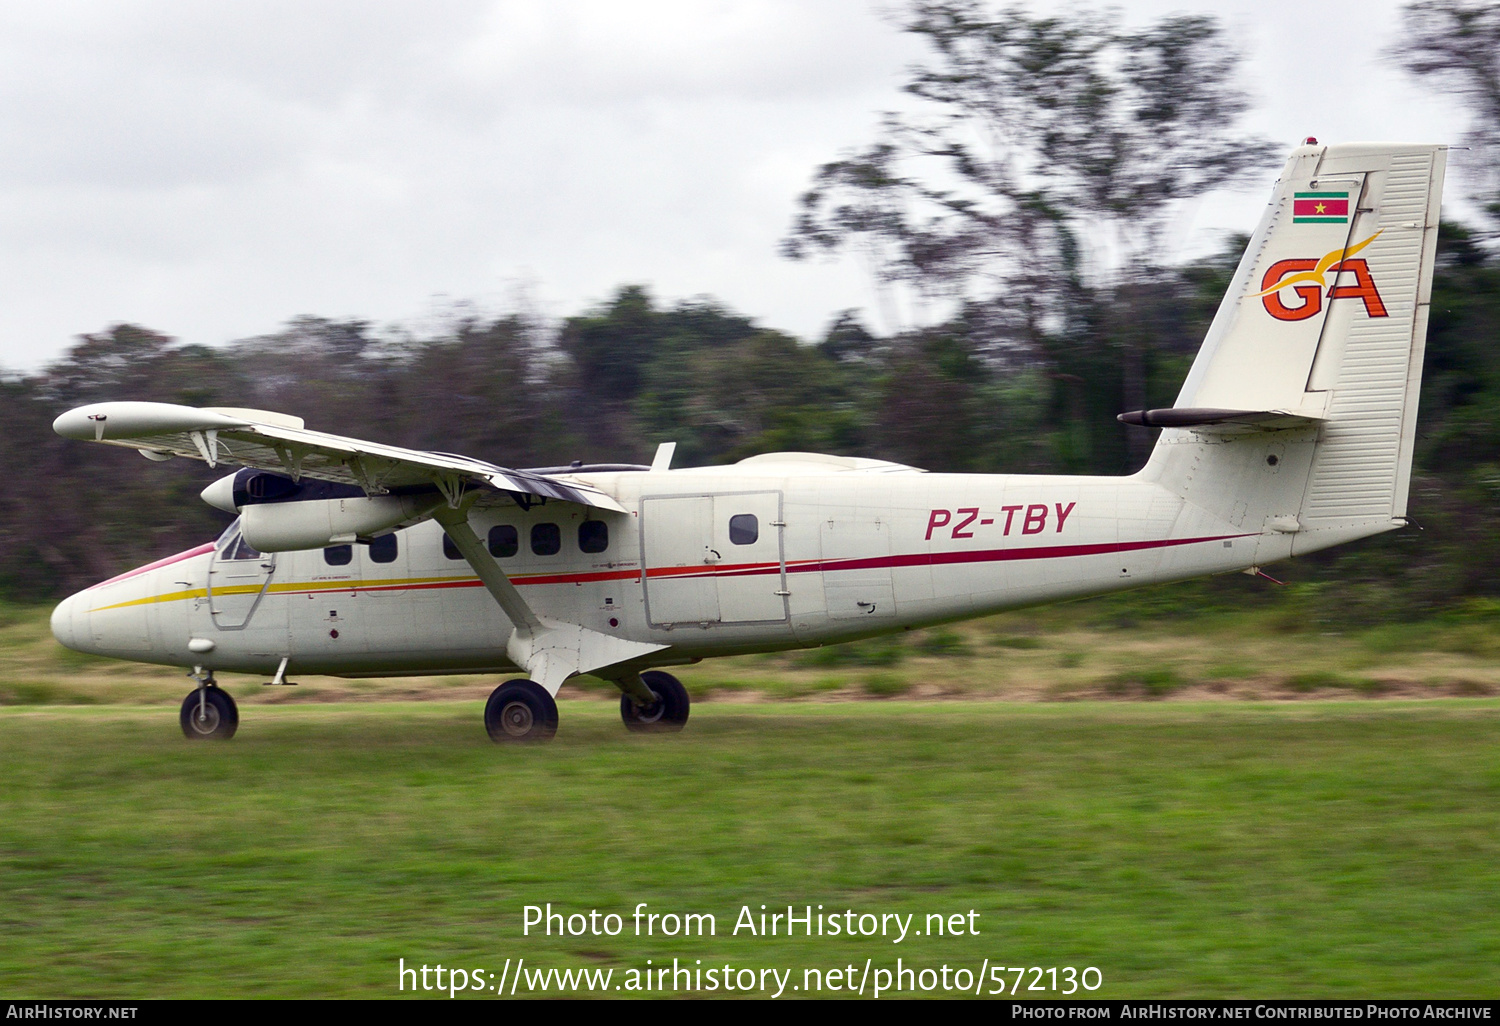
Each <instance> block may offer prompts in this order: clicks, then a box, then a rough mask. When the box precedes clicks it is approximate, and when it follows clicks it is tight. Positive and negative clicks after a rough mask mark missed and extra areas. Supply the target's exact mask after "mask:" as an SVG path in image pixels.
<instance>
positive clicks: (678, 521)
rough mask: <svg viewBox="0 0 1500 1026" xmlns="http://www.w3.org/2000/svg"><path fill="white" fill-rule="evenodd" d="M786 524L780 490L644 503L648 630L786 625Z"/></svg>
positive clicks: (642, 542)
mask: <svg viewBox="0 0 1500 1026" xmlns="http://www.w3.org/2000/svg"><path fill="white" fill-rule="evenodd" d="M784 526H785V525H784V524H783V523H782V521H781V493H780V492H739V493H732V494H728V495H672V496H660V497H653V498H646V499H643V500H642V502H641V554H642V559H643V562H644V564H645V581H646V613H647V618H648V620H649V622H650V623H651V625H652V626H655V627H662V626H668V625H676V624H682V625H688V624H700V625H705V626H706V625H708V624H719V623H725V624H729V623H784V622H786V619H787V605H786V595H787V589H786V560H785V557H784V555H783V552H782V541H781V534H782V530H783V528H784Z"/></svg>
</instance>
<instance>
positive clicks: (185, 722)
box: [177, 687, 240, 741]
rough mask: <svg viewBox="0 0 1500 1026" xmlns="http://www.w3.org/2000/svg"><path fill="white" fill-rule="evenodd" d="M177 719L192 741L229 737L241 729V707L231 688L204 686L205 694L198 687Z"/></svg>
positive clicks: (186, 699)
mask: <svg viewBox="0 0 1500 1026" xmlns="http://www.w3.org/2000/svg"><path fill="white" fill-rule="evenodd" d="M200 706H201V712H202V715H201V716H200V715H199V712H200ZM177 719H178V722H179V723H181V724H182V735H183V737H186V738H187V739H188V740H190V741H228V740H229V739H230V738H232V737H234V732H235V731H236V730H239V729H240V710H239V707H238V706H236V705H235V704H234V699H233V698H231V697H229V693H228V692H226V691H222V690H220V689H219V688H215V687H207V688H203V689H202V696H201V697H200V696H199V693H198V691H197V690H194V691H189V692H188V696H187V697H186V698H184V699H183V700H182V712H181V714H180V715H179V716H178V717H177Z"/></svg>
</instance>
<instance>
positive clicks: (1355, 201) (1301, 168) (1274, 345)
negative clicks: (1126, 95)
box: [1152, 143, 1447, 553]
mask: <svg viewBox="0 0 1500 1026" xmlns="http://www.w3.org/2000/svg"><path fill="white" fill-rule="evenodd" d="M1446 156H1447V152H1446V147H1443V146H1436V145H1397V144H1382V143H1371V144H1352V145H1345V146H1327V147H1323V146H1316V145H1308V146H1302V147H1299V148H1298V149H1297V150H1295V151H1294V152H1293V153H1292V156H1291V158H1290V160H1288V162H1287V165H1286V168H1285V170H1284V171H1283V173H1282V176H1281V179H1280V180H1279V181H1278V182H1277V183H1276V187H1275V190H1274V192H1273V194H1272V197H1271V203H1270V206H1269V207H1268V208H1267V210H1266V212H1265V215H1264V216H1263V217H1262V219H1261V222H1260V225H1259V226H1258V227H1257V229H1256V231H1255V235H1254V236H1253V237H1252V238H1251V240H1250V245H1249V246H1248V248H1247V249H1246V252H1245V256H1244V258H1243V259H1242V260H1241V261H1240V265H1239V269H1238V270H1237V271H1236V273H1235V277H1234V280H1233V282H1232V283H1231V285H1230V288H1229V291H1228V293H1227V294H1226V295H1225V297H1224V301H1223V303H1222V304H1221V305H1220V307H1219V310H1218V313H1217V314H1216V315H1215V317H1214V321H1213V324H1212V326H1211V327H1210V328H1209V332H1208V335H1207V337H1206V338H1205V339H1204V343H1203V348H1202V349H1201V350H1200V351H1199V353H1198V357H1197V359H1196V360H1195V361H1194V363H1193V367H1192V370H1191V371H1190V372H1189V373H1188V377H1187V380H1186V381H1185V382H1184V384H1183V387H1182V392H1181V394H1180V395H1179V396H1178V398H1177V403H1176V406H1175V407H1174V410H1175V411H1176V421H1175V422H1176V423H1179V424H1189V425H1196V426H1192V427H1190V428H1177V429H1173V430H1168V431H1166V432H1164V433H1163V437H1162V439H1161V445H1160V446H1159V447H1158V450H1157V453H1156V454H1155V455H1154V456H1153V460H1152V463H1153V465H1154V466H1155V471H1153V472H1155V473H1162V474H1164V477H1163V483H1164V484H1167V483H1169V482H1170V481H1172V480H1179V479H1180V476H1179V475H1177V474H1174V473H1172V469H1171V467H1172V465H1173V464H1175V463H1181V462H1182V461H1183V460H1184V459H1187V458H1189V457H1188V455H1187V453H1186V452H1185V451H1184V450H1185V449H1195V448H1197V447H1196V445H1195V444H1194V443H1209V442H1214V443H1216V444H1217V455H1216V456H1215V455H1214V454H1213V453H1210V452H1209V451H1208V450H1200V451H1198V452H1197V453H1196V454H1195V455H1194V456H1193V457H1192V459H1193V460H1194V461H1195V466H1197V465H1198V464H1201V463H1202V462H1203V461H1205V460H1208V461H1210V462H1212V461H1214V460H1215V459H1217V461H1218V462H1221V463H1223V462H1233V461H1235V460H1237V459H1238V458H1239V457H1237V456H1233V455H1231V452H1232V451H1234V450H1238V449H1244V448H1247V446H1248V447H1253V448H1256V449H1257V451H1258V450H1259V449H1261V448H1264V447H1265V446H1266V445H1267V444H1268V443H1269V442H1271V441H1272V440H1273V439H1272V436H1274V435H1276V434H1277V433H1278V431H1279V432H1281V433H1282V436H1283V438H1284V439H1285V441H1287V442H1293V441H1297V442H1300V441H1303V440H1306V441H1307V442H1309V443H1310V451H1309V452H1308V453H1307V455H1308V458H1307V459H1306V460H1305V461H1304V460H1298V461H1296V462H1297V463H1298V464H1300V466H1299V467H1298V469H1297V472H1296V473H1295V474H1292V473H1290V471H1291V467H1289V466H1288V467H1286V468H1285V469H1286V470H1287V471H1288V473H1283V474H1281V475H1280V478H1279V481H1278V482H1277V484H1276V486H1275V492H1276V494H1275V495H1270V494H1266V495H1262V496H1260V498H1261V499H1263V500H1264V502H1263V503H1262V505H1264V506H1265V512H1266V514H1267V516H1271V517H1274V520H1275V522H1276V523H1277V524H1278V525H1279V526H1278V528H1277V530H1278V531H1280V532H1282V533H1285V534H1289V535H1296V538H1295V541H1293V542H1292V543H1291V552H1292V553H1295V552H1305V551H1311V550H1312V549H1315V548H1322V547H1323V546H1325V545H1331V544H1335V543H1336V542H1339V541H1345V540H1348V539H1350V538H1353V537H1359V536H1362V535H1366V534H1373V533H1376V532H1378V531H1382V530H1388V529H1390V527H1392V526H1399V524H1400V523H1401V522H1402V518H1403V517H1404V516H1405V514H1406V497H1407V490H1408V487H1409V484H1410V478H1411V458H1412V443H1413V438H1414V434H1415V430H1416V414H1417V398H1418V392H1419V390H1420V386H1421V377H1422V357H1423V353H1424V349H1425V343H1426V335H1427V314H1428V305H1429V302H1430V297H1431V290H1432V269H1433V255H1434V250H1435V248H1436V245H1437V230H1438V210H1439V200H1440V198H1441V194H1442V186H1443V169H1444V164H1445V160H1446ZM1229 411H1243V415H1241V416H1239V417H1238V418H1235V419H1236V421H1237V430H1238V431H1239V434H1238V435H1233V433H1232V432H1229V431H1227V430H1226V427H1225V423H1224V420H1225V418H1226V416H1227V414H1228V413H1229ZM1164 414H1166V411H1152V417H1153V418H1154V421H1153V422H1155V423H1162V424H1167V423H1173V420H1172V419H1171V416H1170V415H1167V416H1164ZM1210 414H1213V415H1215V416H1218V417H1219V419H1220V423H1219V424H1218V426H1217V427H1215V426H1213V425H1208V424H1199V423H1198V422H1199V421H1201V420H1203V419H1204V418H1205V417H1207V416H1208V415H1210ZM1271 414H1276V415H1278V416H1276V417H1272V416H1270V415H1271ZM1257 417H1260V418H1261V421H1260V423H1261V428H1260V429H1259V430H1257V429H1255V428H1254V427H1253V425H1254V424H1255V423H1256V418H1257ZM1247 425H1250V426H1249V427H1247ZM1216 433H1217V435H1216ZM1232 437H1235V438H1238V439H1239V442H1238V443H1233V442H1232ZM1273 455H1274V454H1273ZM1274 462H1279V461H1273V463H1274ZM1179 469H1180V468H1179ZM1197 473H1198V472H1197V470H1195V471H1194V474H1197ZM1199 476H1201V475H1199ZM1194 501H1200V500H1199V499H1194ZM1267 504H1269V505H1267ZM1248 505H1249V506H1250V507H1251V509H1250V510H1248V511H1247V513H1252V514H1253V512H1254V507H1255V506H1256V497H1255V496H1253V495H1252V496H1250V501H1249V503H1248ZM1272 507H1275V508H1274V509H1273V508H1272Z"/></svg>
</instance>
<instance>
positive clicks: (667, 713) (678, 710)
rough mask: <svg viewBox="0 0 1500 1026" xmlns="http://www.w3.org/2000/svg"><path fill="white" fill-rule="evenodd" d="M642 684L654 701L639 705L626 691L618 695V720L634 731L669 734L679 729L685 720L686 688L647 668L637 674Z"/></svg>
mask: <svg viewBox="0 0 1500 1026" xmlns="http://www.w3.org/2000/svg"><path fill="white" fill-rule="evenodd" d="M641 683H643V684H645V685H646V687H647V688H649V689H650V690H651V694H652V695H653V696H655V701H653V702H651V703H650V704H647V705H643V704H641V703H640V702H639V701H637V700H636V699H635V698H634V697H632V696H631V695H629V694H625V695H621V696H620V719H622V720H624V721H625V726H626V728H627V729H629V730H633V731H635V732H636V733H641V734H646V733H669V732H672V731H677V730H681V729H682V726H683V724H685V723H687V720H688V707H689V705H690V703H689V701H688V693H687V688H685V687H683V686H682V681H680V680H678V679H677V678H676V677H674V676H672V675H671V674H670V673H663V672H662V671H661V670H647V671H646V672H645V673H643V674H641Z"/></svg>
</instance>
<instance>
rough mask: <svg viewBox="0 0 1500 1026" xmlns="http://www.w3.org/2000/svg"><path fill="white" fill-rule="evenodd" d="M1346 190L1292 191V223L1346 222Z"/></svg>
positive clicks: (1347, 215) (1347, 206)
mask: <svg viewBox="0 0 1500 1026" xmlns="http://www.w3.org/2000/svg"><path fill="white" fill-rule="evenodd" d="M1348 223H1349V194H1348V193H1347V192H1294V193H1292V224H1348Z"/></svg>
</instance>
